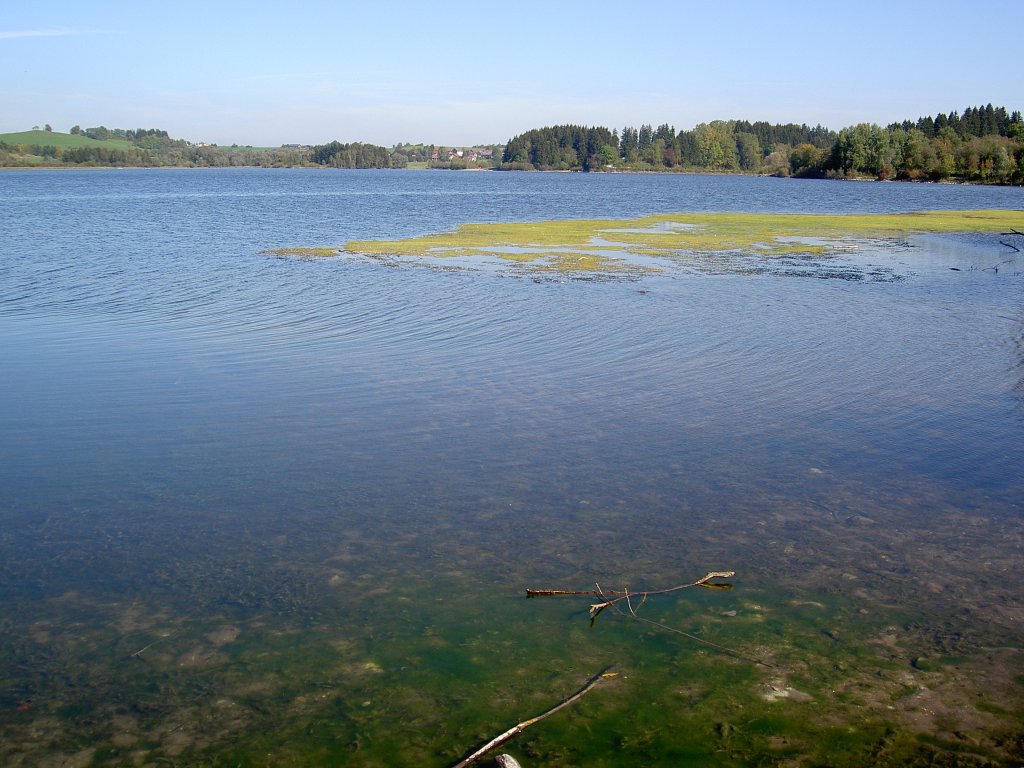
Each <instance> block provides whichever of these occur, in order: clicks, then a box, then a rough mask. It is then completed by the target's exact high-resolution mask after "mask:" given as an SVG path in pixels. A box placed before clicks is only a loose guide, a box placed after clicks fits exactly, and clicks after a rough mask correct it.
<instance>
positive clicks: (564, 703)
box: [453, 667, 616, 768]
mask: <svg viewBox="0 0 1024 768" xmlns="http://www.w3.org/2000/svg"><path fill="white" fill-rule="evenodd" d="M611 669H612V667H608V668H606V669H604V670H602V671H601V672H598V673H597V674H596V675H594V676H593V677H592V678H590V679H589V680H588V681H587V682H586V684H585V685H584V686H583V687H582V688H580V689H579V690H578V691H576V693H574V694H572V695H571V696H567V697H566V698H564V699H562V700H561V701H560V702H558V704H556V705H555V706H553V707H552V708H551V709H549V710H547V711H546V712H543V713H541V714H539V715H537V716H536V717H531V718H530V719H529V720H524V721H523V722H521V723H517V724H516V725H514V726H512V727H511V728H509V729H508V730H507V731H505V732H504V733H501V734H498V735H497V736H495V737H494V738H493V739H491V740H490V741H488V742H487V743H486V744H484V745H483V746H482V747H480V748H479V749H477V750H475V751H474V752H473V753H472V754H471V755H469V756H468V757H466V758H464V759H462V760H460V761H459V762H458V763H456V764H455V765H454V766H453V768H466V766H467V765H472V764H473V763H475V762H476V761H477V760H479V759H480V758H481V757H483V756H484V755H486V754H487V753H488V752H490V751H491V750H492V749H495V748H496V747H500V746H501V745H502V744H504V743H505V742H507V741H510V740H511V739H513V738H515V737H516V736H518V735H519V734H520V733H522V732H523V731H525V730H526V729H527V728H529V727H530V726H531V725H533V724H534V723H538V722H540V721H541V720H543V719H544V718H545V717H550V716H551V715H553V714H555V712H557V711H558V710H560V709H564V708H565V707H568V706H569V705H570V704H573V703H575V702H577V701H579V700H580V699H581V698H583V695H584V694H585V693H587V692H588V691H590V690H591V689H592V688H593V687H594V686H595V685H597V684H598V683H600V682H601V681H602V680H606V679H608V678H609V677H614V676H615V674H616V673H614V672H612V671H611Z"/></svg>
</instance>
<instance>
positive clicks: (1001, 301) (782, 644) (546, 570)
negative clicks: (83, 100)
mask: <svg viewBox="0 0 1024 768" xmlns="http://www.w3.org/2000/svg"><path fill="white" fill-rule="evenodd" d="M969 208H1006V209H1016V210H1020V209H1024V190H1022V189H1020V188H1016V189H1014V188H983V187H966V186H949V185H909V184H879V183H839V182H825V181H798V180H787V179H759V178H733V177H708V176H682V175H679V176H668V175H651V176H646V175H583V174H499V173H442V172H359V171H338V172H335V171H312V170H280V171H272V170H195V171H193V170H159V171H158V170H124V171H81V172H80V171H60V172H49V171H34V172H4V173H2V174H0V392H2V393H3V397H2V398H0V763H3V764H5V765H26V766H27V765H69V766H72V765H73V766H91V765H171V764H173V765H238V764H241V765H257V764H259V765H263V764H266V765H285V764H291V765H367V766H372V765H438V766H444V765H450V764H453V763H455V762H457V761H458V760H459V758H460V757H463V756H465V755H466V754H467V753H468V752H469V751H471V750H472V748H474V747H476V746H478V745H480V744H482V743H484V742H486V741H487V740H489V739H490V738H491V737H493V736H496V735H497V734H499V733H501V732H502V731H504V730H506V729H507V728H509V727H511V726H512V725H514V724H515V723H517V722H520V721H522V720H525V719H526V718H528V717H531V716H533V715H536V714H539V713H540V712H542V711H544V710H545V709H547V708H549V707H550V706H553V705H554V704H556V703H557V702H558V701H559V700H560V699H561V698H562V697H563V696H566V695H568V694H570V693H572V692H573V691H574V690H576V689H577V688H579V687H580V685H582V684H583V682H584V681H585V680H586V679H587V678H588V677H590V676H591V675H593V674H595V673H598V672H600V671H602V670H603V669H604V668H606V667H609V666H614V667H615V671H616V672H617V673H618V675H617V676H616V677H615V678H608V682H607V683H602V684H601V685H599V686H598V688H597V689H595V690H594V691H593V692H591V693H588V694H587V697H586V698H585V699H583V700H582V701H581V702H580V703H579V704H576V705H574V706H573V708H572V709H567V710H564V711H563V712H560V713H559V714H558V715H555V716H553V717H552V718H550V719H549V720H546V721H544V723H542V724H538V725H536V726H534V727H533V728H531V729H530V730H528V731H527V732H526V733H524V734H523V735H522V736H520V737H519V738H518V739H517V740H516V741H514V742H511V743H510V744H509V745H507V746H506V747H505V748H504V749H505V751H508V752H510V753H512V754H514V755H516V756H517V758H519V759H520V760H521V762H522V763H523V765H524V766H526V768H530V766H540V765H544V766H555V765H582V764H586V765H627V764H632V765H639V764H674V765H687V764H693V765H749V764H754V763H757V764H764V765H774V764H785V763H786V761H787V760H788V761H791V763H789V764H794V765H796V764H805V763H808V761H810V762H813V761H818V763H827V764H830V765H864V764H866V762H865V761H867V762H874V763H875V764H879V765H881V764H887V761H888V764H892V765H899V764H906V763H907V762H909V761H911V760H914V759H918V760H923V759H932V758H935V759H939V757H941V758H942V759H945V760H946V761H947V762H945V763H943V764H947V765H961V764H962V765H976V764H980V763H977V762H971V761H972V760H975V759H977V760H982V761H984V760H987V761H989V762H990V763H994V764H1004V763H1005V764H1007V765H1009V764H1016V763H1017V762H1019V760H1020V759H1022V755H1021V753H1022V750H1024V746H1022V744H1024V734H1022V729H1021V725H1020V723H1021V722H1024V692H1022V680H1024V657H1022V653H1021V651H1022V648H1024V629H1022V627H1024V597H1022V596H1024V582H1022V570H1024V569H1022V568H1021V565H1022V547H1024V515H1022V511H1024V509H1022V499H1024V301H1022V299H1024V257H1022V255H1021V254H1017V253H1014V251H1012V250H1011V249H1009V248H1007V247H1005V246H1002V245H1000V244H999V242H998V241H999V239H1000V238H999V237H997V236H989V235H974V236H969V237H967V236H963V237H953V236H947V237H933V236H930V237H917V238H912V239H911V240H909V241H906V242H900V243H891V244H886V245H885V247H882V246H878V247H873V248H866V249H864V251H863V253H860V254H856V255H853V256H850V257H848V258H849V259H852V260H853V261H854V262H857V260H860V262H861V265H862V266H865V267H868V266H870V267H871V268H878V269H881V270H883V271H884V273H885V274H886V275H887V276H888V277H887V279H885V280H879V281H873V280H843V279H827V275H824V274H821V275H817V277H821V278H825V279H813V278H812V277H799V276H789V277H784V276H780V275H773V274H764V275H754V276H751V275H742V276H741V275H735V274H720V275H693V274H688V275H684V274H678V273H674V274H666V275H663V276H658V275H655V276H649V277H645V278H644V279H643V280H640V281H597V282H594V281H582V280H574V279H569V278H565V279H557V280H546V281H542V282H537V281H534V280H532V279H528V278H523V277H515V276H510V275H504V274H493V273H487V274H482V273H475V272H469V271H456V272H452V271H447V270H431V269H423V268H401V267H398V268H395V267H393V266H388V265H385V264H378V263H362V262H357V261H352V260H344V259H327V260H297V259H281V258H275V257H272V256H268V255H265V254H262V253H261V251H264V250H265V249H269V248H280V247H288V246H313V247H315V246H342V245H343V244H344V243H345V242H346V241H349V240H354V239H370V238H387V239H394V238H398V237H406V236H412V235H419V234H423V233H429V232H442V231H446V230H448V229H451V228H453V227H454V226H456V225H458V224H461V223H466V222H499V221H534V220H544V219H553V218H602V217H609V218H612V217H614V218H623V217H631V216H639V215H643V214H649V213H658V212H675V211H758V212H759V211H774V212H841V213H858V212H900V211H913V210H931V209H969ZM1020 229H1022V230H1024V214H1022V226H1021V227H1020ZM1002 239H1008V238H1002ZM1016 239H1017V240H1018V241H1019V240H1021V239H1022V238H1016ZM1018 246H1021V247H1024V244H1021V243H1019V242H1018ZM712 570H716V571H717V570H722V571H724V570H733V571H736V572H737V575H736V577H735V578H734V579H732V580H731V581H732V583H733V585H734V588H733V589H732V590H731V591H712V590H702V589H691V590H686V591H683V592H680V593H677V594H674V595H671V596H664V597H652V598H651V599H650V601H649V603H648V604H647V605H645V606H644V607H643V608H642V609H641V610H640V611H639V612H638V614H637V615H638V616H640V617H643V618H647V619H648V620H649V621H655V622H658V623H659V625H660V626H655V625H653V624H649V623H642V622H638V621H634V620H632V618H631V617H630V616H629V615H628V613H627V614H614V613H612V612H611V611H608V612H606V614H609V615H607V616H606V615H602V617H601V618H600V619H599V620H598V621H597V622H596V623H595V625H594V627H593V628H591V627H590V626H589V624H588V620H587V605H588V604H589V602H590V601H589V600H588V599H587V598H585V597H584V598H583V599H582V600H579V601H577V600H573V599H571V598H570V599H555V598H552V599H548V600H530V601H527V600H525V599H524V598H523V596H522V595H523V592H524V590H525V588H527V587H532V588H559V589H570V590H573V589H575V590H587V589H593V588H594V584H595V582H596V583H599V584H600V585H601V587H602V588H604V589H622V588H624V587H628V588H631V589H657V588H662V587H669V586H674V585H677V584H682V583H686V582H690V581H693V580H694V579H697V578H699V577H700V576H703V575H704V574H705V573H706V572H708V571H712ZM634 607H635V606H634ZM678 632H685V633H686V635H680V634H678ZM702 641H703V642H702ZM708 643H713V644H714V645H708ZM724 649H728V650H724ZM602 688H606V690H602ZM610 688H614V690H607V689H610ZM811 713H813V714H815V715H817V716H818V717H817V718H814V719H812V718H810V717H809V715H810V714H811ZM1015 750H1016V751H1015ZM936 756H939V757H936ZM949 761H952V762H949ZM957 761H959V762H957ZM922 764H924V763H922Z"/></svg>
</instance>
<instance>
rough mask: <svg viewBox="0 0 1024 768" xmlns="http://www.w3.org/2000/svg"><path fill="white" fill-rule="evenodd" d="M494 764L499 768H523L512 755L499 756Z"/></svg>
mask: <svg viewBox="0 0 1024 768" xmlns="http://www.w3.org/2000/svg"><path fill="white" fill-rule="evenodd" d="M494 764H495V765H496V766H498V768H523V766H521V765H520V764H519V761H518V760H516V759H515V758H514V757H512V755H498V756H497V757H496V758H494Z"/></svg>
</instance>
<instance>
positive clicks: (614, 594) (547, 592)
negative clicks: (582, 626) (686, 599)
mask: <svg viewBox="0 0 1024 768" xmlns="http://www.w3.org/2000/svg"><path fill="white" fill-rule="evenodd" d="M735 575H736V572H735V571H709V572H708V573H707V574H706V575H705V576H703V577H701V578H699V579H697V580H696V581H691V582H690V583H688V584H679V585H678V586H675V587H669V588H668V589H649V590H645V591H643V592H630V591H629V590H628V589H625V590H622V591H621V592H619V591H615V590H611V591H608V590H603V589H601V585H600V584H598V585H596V586H597V589H596V590H584V591H570V590H564V589H528V590H526V596H527V597H565V596H579V595H595V596H597V597H600V598H601V602H598V603H593V604H592V605H591V606H590V623H591V624H593V623H594V620H595V619H596V618H597V617H598V616H599V615H600V613H601V611H603V610H604V609H605V608H608V607H610V606H614V605H615V604H616V603H618V602H621V601H623V600H625V601H626V604H627V605H628V606H629V612H630V613H632V614H633V615H634V616H635V615H636V612H635V611H634V610H633V606H632V598H640V605H643V604H644V603H645V602H647V598H648V597H651V596H653V595H667V594H669V593H670V592H678V591H679V590H680V589H688V588H690V587H708V588H710V589H732V584H727V583H722V582H718V581H714V580H715V579H731V578H732V577H733V576H735Z"/></svg>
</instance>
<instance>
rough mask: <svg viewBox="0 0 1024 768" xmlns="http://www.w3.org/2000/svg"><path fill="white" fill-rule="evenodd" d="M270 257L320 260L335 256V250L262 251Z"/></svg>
mask: <svg viewBox="0 0 1024 768" xmlns="http://www.w3.org/2000/svg"><path fill="white" fill-rule="evenodd" d="M262 253H266V254H269V255H270V256H281V257H285V256H296V257H298V258H300V259H322V258H326V257H328V256H337V255H338V249H337V248H271V249H270V250H266V251H262Z"/></svg>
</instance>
